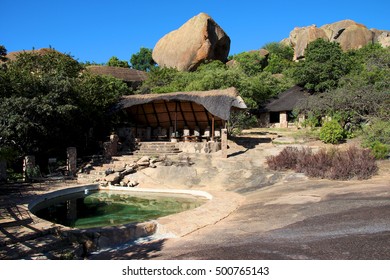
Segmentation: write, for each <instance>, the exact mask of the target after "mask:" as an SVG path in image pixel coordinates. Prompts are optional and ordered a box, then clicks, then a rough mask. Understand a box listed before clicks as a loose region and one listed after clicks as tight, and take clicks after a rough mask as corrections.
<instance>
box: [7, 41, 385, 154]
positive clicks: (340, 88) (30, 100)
mask: <svg viewBox="0 0 390 280" xmlns="http://www.w3.org/2000/svg"><path fill="white" fill-rule="evenodd" d="M263 48H264V49H266V50H267V51H268V53H267V52H259V51H251V52H244V53H240V54H236V55H233V56H231V57H230V59H231V61H230V62H229V63H228V64H223V63H222V62H220V61H208V62H206V63H204V64H203V65H201V66H200V67H198V69H197V70H196V71H193V72H179V71H177V70H176V69H171V68H160V67H158V66H157V65H156V64H155V62H154V61H153V59H152V56H151V54H152V50H151V49H146V48H141V49H140V51H139V52H138V53H136V54H134V55H133V56H132V57H131V60H130V64H129V62H127V61H121V60H119V59H118V58H117V57H115V56H113V57H112V58H111V59H110V60H109V61H108V62H107V64H106V65H111V66H119V67H132V68H134V69H139V70H144V71H148V72H149V74H148V79H147V80H146V81H145V82H144V83H143V85H142V86H141V87H140V88H139V89H138V91H137V92H136V93H138V94H147V93H165V92H177V91H203V90H212V89H224V88H228V87H236V88H237V89H238V91H239V92H240V94H241V96H242V97H243V99H244V100H245V102H246V104H247V106H248V107H249V108H250V109H254V110H252V111H256V109H258V108H259V106H261V105H262V104H263V103H264V102H265V101H266V100H267V99H269V98H270V97H273V96H275V95H277V94H278V93H280V92H282V91H284V90H286V89H288V88H289V87H291V86H293V85H294V84H298V85H301V86H303V87H305V88H307V89H308V90H309V91H310V92H311V93H312V95H311V96H310V97H309V98H308V99H307V100H305V102H302V104H299V106H297V108H296V112H295V113H296V114H298V113H304V114H306V115H307V116H311V118H310V119H309V121H308V123H311V124H312V125H315V124H316V122H317V121H318V120H320V119H321V117H324V116H327V118H325V119H327V120H328V121H329V120H330V119H331V120H332V121H331V122H330V123H331V124H332V125H330V124H329V125H328V124H327V125H325V128H326V129H324V130H323V133H322V134H321V135H322V137H323V140H324V141H325V142H331V143H337V142H338V141H340V140H342V138H345V137H353V136H354V135H358V134H359V133H360V131H363V133H361V135H362V137H363V143H364V145H365V147H368V148H371V149H372V150H373V151H374V154H375V156H376V157H378V158H383V157H386V156H387V155H388V153H389V150H390V133H389V131H390V110H389V108H390V92H389V91H390V90H389V89H390V48H384V47H381V46H380V45H376V44H373V45H368V46H366V47H363V48H361V49H359V50H354V51H348V52H343V51H342V50H341V48H340V46H339V45H338V44H337V43H335V42H327V41H324V40H321V39H319V40H316V41H314V42H312V43H310V44H309V45H308V47H307V49H306V53H305V60H302V61H299V62H294V61H293V50H292V48H291V47H288V46H285V45H283V44H280V43H269V44H266V45H265V46H264V47H263ZM6 53H7V51H6V48H5V47H4V46H0V159H9V160H11V161H12V160H15V159H17V158H20V157H21V156H24V155H26V154H31V153H32V154H41V155H45V156H49V155H50V156H56V155H58V154H60V153H63V152H64V149H65V148H66V147H67V146H76V147H77V148H78V150H79V151H80V153H81V154H83V153H88V152H91V151H94V150H95V149H96V147H97V146H96V143H97V141H98V140H100V141H101V140H104V139H105V137H106V136H107V134H108V132H109V130H110V129H111V128H112V127H113V125H114V123H113V120H112V118H111V117H110V116H109V115H107V112H108V111H109V108H110V107H111V106H112V105H113V104H115V102H117V100H118V98H119V97H120V96H121V95H126V94H129V93H130V92H129V89H128V88H127V87H126V84H125V83H123V82H122V81H120V80H117V79H115V78H112V77H106V76H104V77H103V76H96V75H92V74H89V73H86V72H84V71H83V69H84V67H85V65H88V64H90V63H80V62H78V61H76V60H74V59H73V58H72V57H71V56H70V55H64V54H61V53H59V52H57V51H55V50H49V51H47V52H45V53H43V54H42V53H37V52H25V53H21V54H19V55H18V56H17V58H16V59H15V60H13V61H7V58H6ZM262 53H263V54H265V53H267V54H266V55H262ZM230 123H231V124H232V126H234V127H232V129H231V130H230V131H231V132H233V131H239V130H240V129H241V128H244V127H246V126H253V125H255V124H256V119H255V117H254V116H250V115H247V114H245V115H234V118H232V120H231V122H230ZM335 123H337V124H335ZM336 128H337V129H336Z"/></svg>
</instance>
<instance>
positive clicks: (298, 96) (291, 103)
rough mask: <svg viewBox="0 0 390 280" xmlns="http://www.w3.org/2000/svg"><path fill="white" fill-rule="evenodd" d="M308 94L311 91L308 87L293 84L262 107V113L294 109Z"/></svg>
mask: <svg viewBox="0 0 390 280" xmlns="http://www.w3.org/2000/svg"><path fill="white" fill-rule="evenodd" d="M308 96H309V93H308V92H307V90H306V89H304V88H302V87H300V86H293V87H292V88H289V89H288V90H286V91H284V92H282V93H279V94H278V96H277V97H276V98H273V99H271V100H270V101H269V103H267V104H266V105H265V106H263V107H262V108H260V113H264V112H284V111H292V110H293V109H294V107H295V105H297V104H298V102H299V101H300V100H302V99H304V98H307V97H308Z"/></svg>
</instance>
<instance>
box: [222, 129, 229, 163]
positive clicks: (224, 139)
mask: <svg viewBox="0 0 390 280" xmlns="http://www.w3.org/2000/svg"><path fill="white" fill-rule="evenodd" d="M227 135H228V133H227V129H226V128H224V129H221V150H222V151H221V152H222V153H221V156H222V158H227V147H228V141H227Z"/></svg>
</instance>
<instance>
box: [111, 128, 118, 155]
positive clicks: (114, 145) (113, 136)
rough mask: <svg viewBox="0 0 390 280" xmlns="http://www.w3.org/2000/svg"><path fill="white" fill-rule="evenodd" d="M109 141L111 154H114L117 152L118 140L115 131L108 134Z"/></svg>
mask: <svg viewBox="0 0 390 280" xmlns="http://www.w3.org/2000/svg"><path fill="white" fill-rule="evenodd" d="M110 142H111V155H113V156H116V155H117V154H118V142H119V136H118V135H116V134H115V133H113V134H111V135H110Z"/></svg>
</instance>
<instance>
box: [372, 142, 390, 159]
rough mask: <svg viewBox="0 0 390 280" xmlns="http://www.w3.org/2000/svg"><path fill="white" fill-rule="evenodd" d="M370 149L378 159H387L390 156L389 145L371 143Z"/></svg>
mask: <svg viewBox="0 0 390 280" xmlns="http://www.w3.org/2000/svg"><path fill="white" fill-rule="evenodd" d="M370 149H371V151H372V154H373V155H374V157H375V158H376V159H386V158H387V157H388V156H389V153H390V148H389V145H386V144H383V143H381V142H379V141H374V142H373V143H371V146H370Z"/></svg>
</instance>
